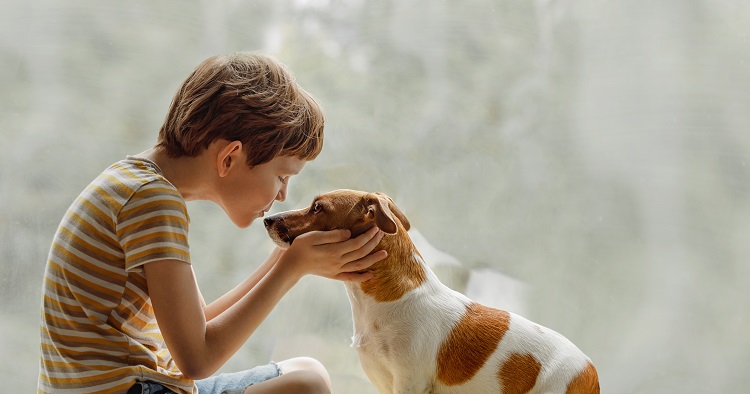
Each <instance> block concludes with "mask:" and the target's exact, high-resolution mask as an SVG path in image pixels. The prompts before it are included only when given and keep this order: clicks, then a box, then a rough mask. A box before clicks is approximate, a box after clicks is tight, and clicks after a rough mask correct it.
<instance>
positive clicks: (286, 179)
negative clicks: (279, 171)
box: [279, 176, 289, 185]
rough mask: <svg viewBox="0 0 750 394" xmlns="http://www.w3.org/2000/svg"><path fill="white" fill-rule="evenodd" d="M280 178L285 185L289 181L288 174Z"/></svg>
mask: <svg viewBox="0 0 750 394" xmlns="http://www.w3.org/2000/svg"><path fill="white" fill-rule="evenodd" d="M279 180H280V181H281V183H283V184H284V185H286V183H287V182H289V177H288V176H280V177H279Z"/></svg>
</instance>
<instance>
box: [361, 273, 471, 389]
mask: <svg viewBox="0 0 750 394" xmlns="http://www.w3.org/2000/svg"><path fill="white" fill-rule="evenodd" d="M347 293H348V294H349V298H350V301H351V306H352V317H353V321H354V336H353V337H352V346H353V347H355V348H356V349H357V351H358V353H359V358H360V362H361V364H362V368H363V369H364V370H365V372H366V373H367V375H368V377H369V378H370V379H371V380H372V381H373V383H375V384H376V385H380V384H384V385H385V386H389V385H390V382H391V380H392V379H393V377H394V375H396V374H404V373H407V374H409V375H410V376H420V377H424V378H427V379H428V380H429V377H434V375H435V362H434V360H435V356H436V354H437V351H438V348H439V347H440V344H441V343H442V341H443V339H444V338H445V337H446V336H447V335H448V334H449V332H450V330H451V328H452V327H453V326H454V325H455V324H456V322H457V321H458V320H459V319H460V318H461V315H462V313H463V311H464V310H465V309H466V303H467V302H468V301H467V299H465V297H463V296H457V295H456V294H457V293H455V292H453V291H452V290H450V289H448V288H447V287H445V286H443V285H442V284H440V283H439V282H428V283H425V284H424V285H423V286H421V287H420V288H418V289H415V290H413V291H411V292H409V293H407V294H405V295H404V296H403V297H402V298H401V299H399V300H396V301H392V302H377V301H375V300H374V299H372V298H371V297H369V296H367V295H366V294H364V293H362V292H361V291H359V290H358V289H357V287H356V286H347Z"/></svg>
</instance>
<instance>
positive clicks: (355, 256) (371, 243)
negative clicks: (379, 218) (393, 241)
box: [343, 231, 385, 261]
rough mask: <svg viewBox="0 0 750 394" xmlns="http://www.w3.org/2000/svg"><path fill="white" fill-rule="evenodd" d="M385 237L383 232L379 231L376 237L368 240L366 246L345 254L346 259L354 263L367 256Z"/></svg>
mask: <svg viewBox="0 0 750 394" xmlns="http://www.w3.org/2000/svg"><path fill="white" fill-rule="evenodd" d="M383 236H385V233H383V232H382V231H377V233H376V234H375V236H374V237H372V238H370V239H369V240H367V242H365V244H364V245H362V246H360V247H359V248H357V249H355V250H352V251H351V252H349V253H346V254H344V256H343V257H344V259H345V260H349V261H354V260H359V259H361V258H363V257H365V256H367V255H368V254H370V252H372V251H373V250H374V249H375V248H376V247H377V246H378V244H379V243H380V241H381V240H382V239H383Z"/></svg>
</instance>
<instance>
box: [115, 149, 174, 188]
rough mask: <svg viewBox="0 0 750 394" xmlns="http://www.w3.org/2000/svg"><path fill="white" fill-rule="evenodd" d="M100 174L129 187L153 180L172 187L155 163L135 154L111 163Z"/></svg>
mask: <svg viewBox="0 0 750 394" xmlns="http://www.w3.org/2000/svg"><path fill="white" fill-rule="evenodd" d="M102 175H105V176H106V177H107V178H110V179H113V180H116V181H118V182H121V183H124V184H126V185H127V186H129V187H130V188H131V189H138V187H137V186H141V185H147V184H150V183H154V182H156V183H163V184H166V185H169V186H170V187H171V188H174V186H172V184H171V183H169V181H168V180H167V178H166V177H164V173H163V172H162V170H161V169H160V168H159V166H158V165H156V163H154V162H153V161H151V160H148V159H144V158H140V157H135V156H128V157H126V158H125V159H123V160H120V161H118V162H116V163H114V164H112V165H111V166H109V168H107V169H106V170H104V172H103V173H102ZM112 177H114V178H112ZM175 189H176V188H175Z"/></svg>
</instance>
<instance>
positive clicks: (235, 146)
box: [216, 141, 243, 178]
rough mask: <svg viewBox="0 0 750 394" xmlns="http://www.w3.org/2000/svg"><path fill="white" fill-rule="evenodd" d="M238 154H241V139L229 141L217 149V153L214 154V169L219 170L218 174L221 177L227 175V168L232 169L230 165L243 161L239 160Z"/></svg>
mask: <svg viewBox="0 0 750 394" xmlns="http://www.w3.org/2000/svg"><path fill="white" fill-rule="evenodd" d="M240 156H242V142H241V141H231V142H229V143H228V144H226V145H225V146H224V147H223V148H221V149H219V153H218V155H217V156H216V169H217V170H218V172H219V176H220V177H222V178H223V177H225V176H227V175H229V170H231V169H232V166H234V165H236V164H237V163H242V162H243V161H242V160H239V159H240Z"/></svg>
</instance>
